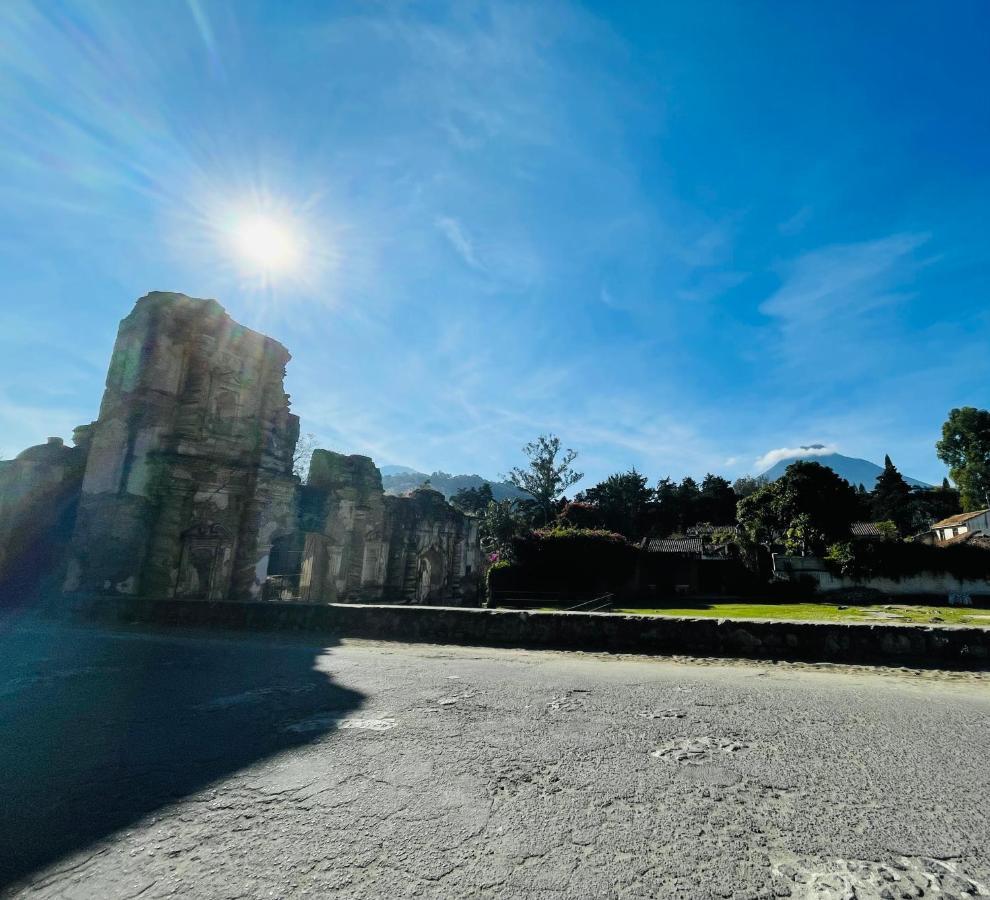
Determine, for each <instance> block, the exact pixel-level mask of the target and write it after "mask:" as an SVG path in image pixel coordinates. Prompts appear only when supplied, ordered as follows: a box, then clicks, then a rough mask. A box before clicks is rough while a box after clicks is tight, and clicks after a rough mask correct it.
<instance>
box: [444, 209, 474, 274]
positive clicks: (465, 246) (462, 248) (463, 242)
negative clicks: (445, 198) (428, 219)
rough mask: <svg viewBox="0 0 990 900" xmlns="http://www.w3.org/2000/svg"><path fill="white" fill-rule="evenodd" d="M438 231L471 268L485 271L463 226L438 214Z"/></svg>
mask: <svg viewBox="0 0 990 900" xmlns="http://www.w3.org/2000/svg"><path fill="white" fill-rule="evenodd" d="M436 225H437V228H438V229H440V233H441V234H442V235H443V236H444V237H445V238H446V239H447V240H448V241H449V242H450V245H451V247H453V248H454V250H456V251H457V254H458V256H460V258H461V259H462V260H464V262H465V263H467V264H468V265H469V266H470V267H471V268H472V269H478V270H479V271H481V272H484V271H486V269H485V266H484V265H483V264H482V262H481V260H480V259H478V254H477V253H476V252H475V249H474V243H473V241H472V240H471V239H470V238H469V237H468V236H467V233H466V232H465V230H464V226H463V225H462V224H461V223H460V222H459V221H458V220H457V219H454V218H452V217H450V216H440V217H439V218H438V219H437V221H436Z"/></svg>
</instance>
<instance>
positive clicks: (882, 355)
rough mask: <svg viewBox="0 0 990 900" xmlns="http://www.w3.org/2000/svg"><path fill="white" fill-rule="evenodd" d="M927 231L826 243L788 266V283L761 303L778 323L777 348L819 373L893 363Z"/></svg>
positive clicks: (794, 362) (845, 373)
mask: <svg viewBox="0 0 990 900" xmlns="http://www.w3.org/2000/svg"><path fill="white" fill-rule="evenodd" d="M927 240H928V236H927V235H919V234H906V233H905V234H894V235H890V236H888V237H886V238H882V239H880V240H874V241H862V242H860V243H857V244H835V245H830V246H827V247H820V248H818V249H816V250H813V251H810V252H808V253H805V254H803V255H802V256H799V257H798V258H797V259H795V260H792V261H791V262H789V263H788V264H786V265H785V266H783V267H782V276H783V278H782V283H781V285H780V287H779V288H778V289H777V291H776V292H774V293H773V294H772V295H771V296H770V297H768V298H767V299H766V300H765V301H763V303H762V304H761V305H760V312H762V313H763V314H764V315H766V316H769V317H771V318H772V319H774V320H775V322H776V324H777V331H776V337H777V338H778V339H779V345H778V349H779V351H780V353H781V355H782V357H783V359H784V361H786V362H788V363H789V364H790V365H791V367H797V368H800V369H802V370H803V371H804V372H806V373H807V374H808V375H809V376H811V377H812V378H813V379H818V378H819V377H821V374H822V371H826V372H828V373H830V374H831V375H832V376H833V377H834V376H837V375H838V376H841V377H846V378H848V377H851V376H855V375H857V374H861V373H863V372H864V371H867V370H870V369H871V368H876V367H878V366H879V367H884V366H886V360H887V359H889V357H890V355H891V354H892V353H895V354H896V352H897V347H896V339H897V337H898V336H899V331H898V320H897V316H896V312H897V308H898V306H899V305H901V304H902V303H904V302H905V301H906V300H907V299H909V298H910V296H911V295H910V293H909V292H908V291H907V290H906V289H905V288H906V286H907V285H910V283H911V282H912V280H913V278H914V276H915V274H916V272H917V271H918V269H919V268H920V267H921V265H922V264H923V261H922V260H919V259H917V258H916V255H915V251H916V250H917V249H918V248H919V247H921V246H922V244H924V243H925V242H926V241H927Z"/></svg>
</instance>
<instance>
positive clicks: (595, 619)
mask: <svg viewBox="0 0 990 900" xmlns="http://www.w3.org/2000/svg"><path fill="white" fill-rule="evenodd" d="M72 614H73V616H74V618H77V619H79V620H83V621H91V622H97V623H103V624H150V625H165V626H182V627H189V628H229V629H237V630H252V631H281V632H285V631H296V632H299V631H302V632H315V633H319V632H325V633H332V634H334V635H335V636H338V637H355V638H371V639H377V640H392V641H408V642H422V643H441V644H468V645H478V646H489V647H529V648H546V649H555V650H588V651H599V652H600V651H606V652H617V653H637V654H663V655H675V654H676V655H686V656H721V657H750V658H755V659H789V660H805V661H810V662H840V663H872V664H883V665H911V666H923V667H931V668H969V669H973V668H976V669H987V668H990V628H983V627H971V626H939V627H934V626H923V625H892V624H886V623H884V624H869V625H857V624H844V623H815V622H786V621H757V620H730V619H714V618H675V617H667V616H663V617H661V616H635V615H621V614H616V613H580V612H531V611H527V610H502V609H476V608H463V607H441V606H393V605H375V606H372V605H363V604H302V603H291V604H290V603H285V604H279V603H232V602H220V601H216V602H214V601H203V600H157V601H154V600H123V599H119V600H118V599H103V598H101V599H98V600H88V601H82V602H77V603H76V604H75V605H74V607H73V609H72Z"/></svg>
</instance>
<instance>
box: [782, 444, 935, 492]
mask: <svg viewBox="0 0 990 900" xmlns="http://www.w3.org/2000/svg"><path fill="white" fill-rule="evenodd" d="M798 459H804V460H807V461H808V462H816V463H821V464H822V465H823V466H828V467H829V468H830V469H831V470H832V471H833V472H835V474H836V475H838V476H839V477H840V478H845V479H846V481H848V482H849V483H850V484H851V485H852V486H853V487H858V486H859V485H863V487H865V488H866V489H867V490H868V491H872V490H873V488H874V487H875V486H876V483H877V476H878V475H879V474H880V473H881V472H883V466H878V465H877V464H876V463H871V462H870V461H869V460H868V459H857V458H856V457H854V456H843V455H842V454H841V453H826V454H824V455H822V456H795V457H791V458H790V459H782V460H781V461H780V462H778V463H776V464H775V465H773V466H771V467H770V468H769V469H767V470H766V472H764V473H763V477H764V478H768V479H769V480H770V481H776V480H777V479H778V478H780V476H781V475H783V474H784V471H785V470H786V469H787V467H788V466H789V465H790V464H791V463H792V462H796V461H797V460H798ZM901 474H902V475H904V473H903V472H902V473H901ZM904 480H905V481H906V482H907V483H908V484H909V485H911V486H912V487H931V485H930V484H925V482H923V481H918V479H917V478H909V477H908V476H907V475H904Z"/></svg>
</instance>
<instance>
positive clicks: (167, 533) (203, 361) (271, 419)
mask: <svg viewBox="0 0 990 900" xmlns="http://www.w3.org/2000/svg"><path fill="white" fill-rule="evenodd" d="M288 361H289V353H288V351H287V350H286V349H285V348H284V347H283V346H282V345H281V344H279V343H278V342H277V341H275V340H273V339H271V338H269V337H266V336H265V335H262V334H259V333H257V332H255V331H252V330H250V329H248V328H245V327H243V326H241V325H239V324H237V323H236V322H234V321H233V320H232V319H231V318H230V316H228V315H227V313H226V312H225V311H224V310H223V308H222V307H221V306H220V304H219V303H217V302H216V301H215V300H199V299H195V298H192V297H186V296H185V295H183V294H171V293H152V294H149V295H148V296H146V297H143V298H141V299H140V300H139V301H138V302H137V304H136V306H135V307H134V310H133V311H132V312H131V314H130V315H129V316H127V317H126V318H125V319H124V320H123V321H122V322H121V324H120V330H119V332H118V335H117V342H116V344H115V346H114V351H113V358H112V360H111V363H110V371H109V373H108V376H107V385H106V391H105V393H104V396H103V402H102V404H101V406H100V414H99V418H98V419H97V420H96V421H95V422H93V423H91V424H90V425H86V426H83V427H81V428H78V429H76V433H75V443H76V447H75V448H67V447H64V446H62V445H61V441H59V440H58V439H51V440H50V441H49V444H48V445H42V446H41V447H33V448H30V449H28V450H26V451H24V452H23V453H21V454H20V455H19V456H18V457H17V458H16V459H15V460H12V461H10V462H6V463H0V548H3V549H2V550H0V585H2V584H3V583H4V582H5V583H6V585H7V588H8V589H9V590H25V589H26V586H27V585H28V583H30V582H32V577H33V582H34V587H35V589H42V590H47V591H50V589H51V581H52V579H53V578H54V577H58V578H60V579H64V583H63V588H64V591H65V593H66V594H69V595H94V594H104V595H105V594H110V595H130V596H143V597H185V598H202V599H233V600H266V601H284V600H305V601H310V602H347V601H365V602H367V601H383V600H384V601H403V602H420V603H423V602H432V603H438V602H472V601H473V600H474V599H475V598H476V596H477V583H478V574H479V568H480V562H481V553H480V549H479V545H478V530H477V523H476V521H475V520H474V519H473V518H471V517H470V516H465V515H464V514H462V513H461V512H459V511H458V510H456V509H454V508H453V507H452V506H450V505H449V504H448V503H447V502H446V501H445V500H444V498H443V496H442V495H441V494H439V493H437V492H436V491H432V490H429V489H421V490H418V491H415V492H414V493H413V495H412V496H410V497H389V496H385V494H384V491H383V489H382V481H381V474H380V472H379V471H378V469H377V468H376V467H375V465H374V463H373V462H372V461H371V459H369V458H368V457H364V456H344V455H342V454H339V453H332V452H329V451H326V450H317V451H316V452H315V453H314V454H313V459H312V463H311V467H310V473H309V478H308V479H307V483H306V484H305V485H303V484H301V483H300V480H299V479H298V478H297V477H296V476H294V475H293V474H292V467H293V453H294V450H295V446H296V440H297V438H298V436H299V420H298V418H297V417H296V416H295V415H293V414H292V413H291V412H289V398H288V395H287V394H286V393H285V389H284V387H283V377H284V374H285V366H286V364H287V362H288ZM40 560H43V561H44V568H45V573H46V574H47V578H48V580H47V582H46V583H45V584H41V579H40V578H39V577H37V576H38V572H37V571H36V570H37V569H38V566H39V561H40Z"/></svg>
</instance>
